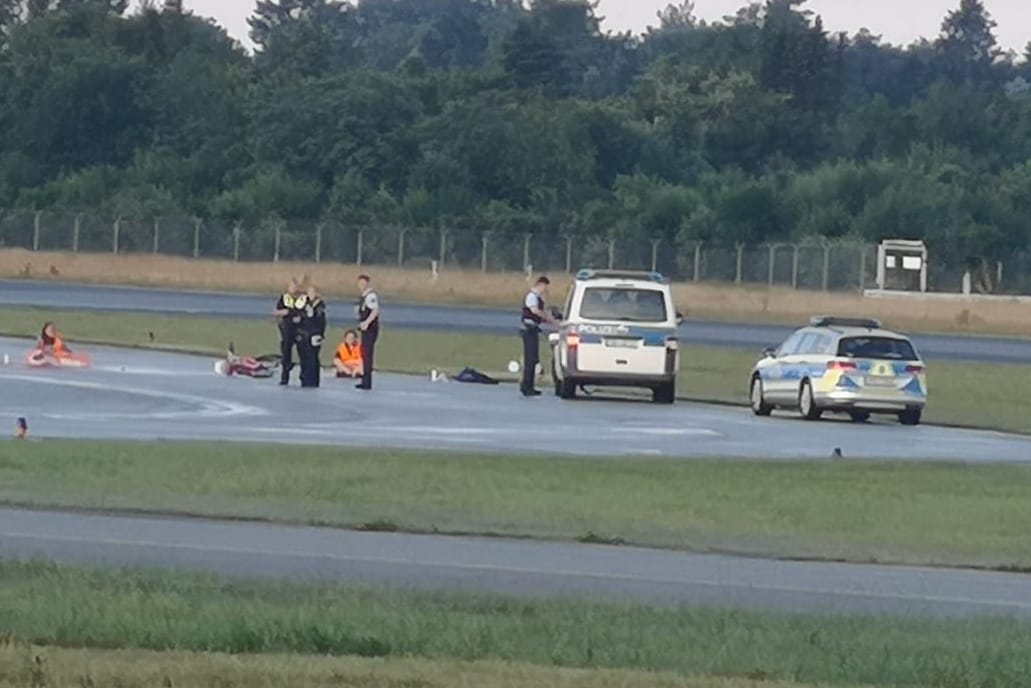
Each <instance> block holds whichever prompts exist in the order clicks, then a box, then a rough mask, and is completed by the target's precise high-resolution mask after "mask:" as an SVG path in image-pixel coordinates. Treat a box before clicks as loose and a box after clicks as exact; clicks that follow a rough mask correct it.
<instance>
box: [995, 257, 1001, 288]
mask: <svg viewBox="0 0 1031 688" xmlns="http://www.w3.org/2000/svg"><path fill="white" fill-rule="evenodd" d="M1001 288H1002V261H1001V260H997V261H995V289H996V291H998V290H999V289H1001Z"/></svg>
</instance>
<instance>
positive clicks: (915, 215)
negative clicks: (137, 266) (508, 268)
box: [0, 0, 1031, 264]
mask: <svg viewBox="0 0 1031 688" xmlns="http://www.w3.org/2000/svg"><path fill="white" fill-rule="evenodd" d="M127 4H128V3H127V1H126V0H0V28H2V31H0V92H2V93H3V96H2V101H0V136H2V137H3V139H2V144H0V208H4V209H8V210H12V209H43V210H57V211H62V212H63V211H68V212H73V211H74V212H79V211H90V212H97V213H105V214H108V215H112V216H113V215H119V216H125V217H152V216H166V217H167V216H182V217H186V216H201V217H212V218H221V219H224V220H239V221H243V222H249V223H259V222H263V221H267V220H268V219H269V218H290V219H310V220H317V219H332V220H333V221H337V222H346V223H348V224H351V225H358V226H367V227H373V228H374V227H379V226H385V225H404V226H410V227H426V228H441V227H447V228H449V229H453V230H456V231H460V230H462V229H468V230H470V231H472V230H476V231H485V230H491V231H498V232H501V231H512V232H532V233H534V234H535V235H538V236H541V235H545V236H548V235H570V234H574V235H577V236H582V235H600V236H607V237H618V238H621V239H623V240H627V239H634V238H638V237H639V238H640V239H641V240H642V241H650V240H652V239H657V238H661V239H663V240H665V241H667V242H674V243H675V242H695V241H698V240H704V241H706V242H710V243H726V244H727V245H733V244H736V243H738V242H745V243H752V244H758V243H762V242H765V241H772V240H801V239H806V238H811V237H827V238H834V239H836V238H857V239H863V240H876V239H880V238H882V237H893V238H925V239H927V240H928V242H929V243H930V244H931V245H932V247H933V249H934V250H935V251H937V253H938V255H942V256H946V255H947V256H948V258H949V260H952V261H956V262H959V261H963V262H968V263H971V264H979V263H983V262H984V263H987V262H988V261H992V260H995V259H998V258H1001V257H1002V256H1004V255H1008V254H1012V253H1013V252H1015V251H1021V250H1024V249H1026V248H1027V246H1028V243H1029V232H1031V222H1029V218H1031V64H1029V62H1028V59H1027V58H1028V55H1024V56H1019V55H1013V54H1007V53H1004V52H1003V51H1002V50H1000V48H999V47H998V45H997V42H996V38H995V36H994V34H993V31H994V28H995V24H994V23H993V21H992V18H991V17H990V15H989V14H988V13H987V12H986V10H985V8H984V6H983V5H982V3H981V1H980V0H957V5H958V6H957V7H956V9H955V10H954V11H952V12H950V13H949V14H948V16H946V17H944V18H943V21H942V25H941V27H940V31H938V33H937V38H936V39H935V40H933V41H922V42H919V43H917V44H914V45H910V46H905V47H899V46H893V45H887V44H885V43H883V42H882V41H881V40H880V39H879V38H878V37H877V36H875V35H871V34H869V33H868V32H865V31H860V32H858V33H855V34H852V35H845V34H832V33H830V32H828V31H827V30H825V28H824V27H823V25H822V22H821V20H820V18H819V17H817V16H814V15H813V14H812V13H811V12H809V11H808V10H807V9H806V4H805V2H804V0H766V2H763V3H754V4H751V5H749V6H746V7H744V8H742V9H741V10H740V11H739V12H738V13H737V14H736V15H735V16H731V17H727V18H725V19H724V20H723V21H721V22H717V23H705V22H701V21H698V20H697V19H696V17H695V16H694V14H693V9H692V4H691V3H690V2H684V3H682V4H679V5H671V6H670V7H669V8H668V9H667V10H666V11H664V12H662V13H661V15H660V16H659V17H658V18H657V20H656V27H655V28H653V29H650V30H649V31H648V32H647V33H645V34H644V35H636V36H635V35H629V34H612V33H606V32H603V31H602V29H601V23H600V18H599V17H598V16H597V14H596V8H595V6H594V4H593V3H592V2H590V1H589V0H533V1H532V2H529V3H523V2H520V1H519V0H361V1H360V2H356V1H354V0H352V1H350V2H348V1H345V0H261V1H260V2H258V3H257V6H256V8H255V11H254V14H253V16H252V17H251V19H250V26H251V38H252V40H253V42H254V44H255V46H256V49H255V51H254V54H253V55H252V54H249V53H248V52H247V51H245V50H244V48H243V47H242V46H240V45H239V44H238V43H236V42H234V41H233V40H231V39H230V38H229V37H228V36H227V35H226V34H225V32H224V31H223V30H221V29H220V28H218V27H217V26H215V25H213V24H212V23H210V22H208V21H205V20H203V19H200V18H198V17H194V16H192V15H190V14H189V13H188V12H183V11H182V9H181V7H180V4H179V3H177V2H174V0H173V1H170V2H165V3H164V4H163V5H162V6H157V5H155V4H154V3H153V2H152V3H151V4H149V5H147V6H145V7H144V8H142V9H141V10H139V11H136V12H134V13H129V12H128V11H127ZM934 30H935V27H929V31H928V33H929V34H932V33H934ZM1029 53H1031V47H1029Z"/></svg>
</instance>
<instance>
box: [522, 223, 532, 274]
mask: <svg viewBox="0 0 1031 688" xmlns="http://www.w3.org/2000/svg"><path fill="white" fill-rule="evenodd" d="M532 236H533V235H532V234H529V233H528V234H524V235H523V272H526V271H527V270H528V269H529V268H530V238H531V237H532Z"/></svg>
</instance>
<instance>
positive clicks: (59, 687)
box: [0, 641, 816, 688]
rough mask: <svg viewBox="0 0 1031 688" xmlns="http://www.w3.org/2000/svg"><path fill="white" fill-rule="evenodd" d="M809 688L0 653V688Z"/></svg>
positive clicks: (516, 668) (633, 674) (339, 660)
mask: <svg viewBox="0 0 1031 688" xmlns="http://www.w3.org/2000/svg"><path fill="white" fill-rule="evenodd" d="M36 686H46V687H47V688H83V686H119V687H122V688H129V687H133V688H135V687H137V686H138V687H140V688H142V687H144V686H147V687H150V686H174V687H175V688H212V687H213V686H217V687H218V688H273V687H276V688H279V687H282V688H299V687H303V688H322V687H323V686H325V687H326V688H329V687H332V688H340V687H341V686H345V687H348V688H542V687H546V688H816V686H815V685H814V684H805V685H803V684H801V683H794V682H792V683H786V682H780V681H777V682H772V681H758V680H755V681H753V680H751V679H747V678H742V679H721V678H713V677H707V676H705V677H683V676H677V675H676V674H672V673H661V674H660V673H657V672H652V671H643V670H637V671H630V670H613V669H563V668H556V667H546V666H537V665H533V664H525V663H516V662H500V661H479V662H462V661H458V660H444V659H438V660H432V659H415V658H398V657H389V658H385V659H383V658H375V659H370V658H364V657H326V656H322V655H308V654H303V655H302V654H294V655H286V654H246V655H239V654H237V655H229V654H225V653H212V652H203V653H199V652H183V651H174V650H164V651H151V650H99V649H68V648H61V647H53V646H49V647H33V646H31V645H29V644H27V643H24V642H20V641H14V642H12V643H10V644H9V646H8V647H6V648H5V647H3V646H0V688H15V687H17V688H23V687H24V688H36Z"/></svg>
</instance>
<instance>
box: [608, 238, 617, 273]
mask: <svg viewBox="0 0 1031 688" xmlns="http://www.w3.org/2000/svg"><path fill="white" fill-rule="evenodd" d="M614 267H616V240H615V239H609V270H611V269H612V268H614Z"/></svg>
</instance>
